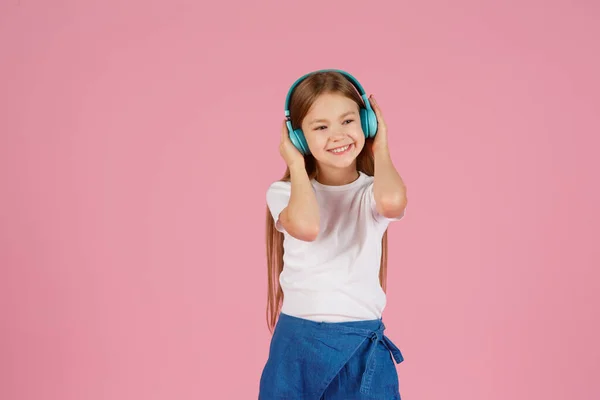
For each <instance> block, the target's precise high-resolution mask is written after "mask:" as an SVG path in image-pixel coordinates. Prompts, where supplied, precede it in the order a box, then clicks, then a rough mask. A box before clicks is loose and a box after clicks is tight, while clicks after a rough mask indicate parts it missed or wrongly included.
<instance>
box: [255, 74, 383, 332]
mask: <svg viewBox="0 0 600 400" xmlns="http://www.w3.org/2000/svg"><path fill="white" fill-rule="evenodd" d="M324 93H339V94H341V95H343V96H346V97H348V98H350V99H352V100H354V101H355V102H356V104H358V105H359V107H364V102H363V99H362V98H361V97H360V95H359V93H358V92H357V90H356V88H355V87H354V85H352V83H350V81H349V80H348V79H347V78H345V77H344V75H342V74H340V73H339V72H333V71H331V72H316V73H314V74H312V75H310V76H309V77H307V78H306V79H304V80H303V81H302V82H300V83H299V84H298V86H297V87H296V89H295V90H294V92H293V94H292V97H291V99H290V118H291V122H292V127H293V128H294V129H298V128H299V127H300V126H301V125H302V120H303V119H304V117H305V116H306V114H307V113H308V111H309V109H310V107H311V106H312V104H313V103H314V101H315V100H316V99H317V97H319V96H320V95H321V94H324ZM372 143H373V139H366V141H365V146H364V147H363V149H362V151H361V152H360V154H359V155H358V157H357V158H356V169H357V170H358V171H361V172H363V173H365V174H366V175H369V176H373V174H374V172H375V160H374V158H373V151H372V147H371V146H372ZM304 160H305V166H306V172H307V174H308V176H309V178H311V179H312V178H315V177H316V176H317V172H318V171H317V162H316V160H315V158H314V157H313V156H312V155H305V156H304ZM280 180H281V181H285V182H289V181H290V170H289V168H287V169H286V171H285V173H284V174H283V177H282V178H281V179H280ZM381 244H382V249H381V250H382V253H381V268H380V271H379V281H380V282H381V287H382V288H383V290H384V291H385V290H386V283H387V230H386V231H385V233H384V234H383V239H382V243H381ZM266 245H267V246H266V247H267V278H268V287H267V325H268V327H269V330H270V331H271V332H273V330H274V328H275V325H276V323H277V318H278V316H279V312H280V310H281V305H282V302H283V291H282V290H281V286H280V285H279V275H280V274H281V271H282V270H283V234H282V233H281V232H279V231H278V230H277V229H275V221H273V217H272V215H271V213H270V212H269V208H268V206H267V215H266Z"/></svg>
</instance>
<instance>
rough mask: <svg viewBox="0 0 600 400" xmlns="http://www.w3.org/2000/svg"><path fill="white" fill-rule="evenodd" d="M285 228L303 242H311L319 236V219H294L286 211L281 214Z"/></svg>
mask: <svg viewBox="0 0 600 400" xmlns="http://www.w3.org/2000/svg"><path fill="white" fill-rule="evenodd" d="M281 222H282V225H283V227H284V228H285V230H286V231H287V232H288V233H289V234H290V235H291V236H293V237H294V238H296V239H298V240H302V241H303V242H313V241H315V240H316V239H317V236H319V230H320V226H319V221H318V219H317V220H314V221H309V220H306V219H304V218H299V219H294V218H290V217H289V215H288V214H287V213H285V215H283V218H282V220H281Z"/></svg>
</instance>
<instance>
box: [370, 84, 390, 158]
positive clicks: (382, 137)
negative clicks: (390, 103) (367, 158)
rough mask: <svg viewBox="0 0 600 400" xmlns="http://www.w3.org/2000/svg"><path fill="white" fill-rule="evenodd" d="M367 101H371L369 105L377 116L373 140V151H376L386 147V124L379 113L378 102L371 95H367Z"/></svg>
mask: <svg viewBox="0 0 600 400" xmlns="http://www.w3.org/2000/svg"><path fill="white" fill-rule="evenodd" d="M369 103H371V107H372V108H373V111H374V112H375V115H376V116H377V134H376V135H375V139H374V140H373V152H376V151H378V150H379V149H387V146H388V137H387V125H386V124H385V120H384V119H383V115H382V114H381V108H379V104H377V100H375V97H373V95H371V96H369Z"/></svg>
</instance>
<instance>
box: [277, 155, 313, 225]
mask: <svg viewBox="0 0 600 400" xmlns="http://www.w3.org/2000/svg"><path fill="white" fill-rule="evenodd" d="M290 175H291V185H292V187H291V194H290V200H289V203H288V206H287V210H286V214H287V215H286V216H285V217H286V218H287V220H288V223H291V224H293V225H294V226H295V227H296V228H297V230H300V231H303V232H304V233H306V234H307V235H309V236H312V234H314V235H316V234H317V233H318V231H319V218H320V216H319V204H318V203H317V198H316V196H315V192H314V190H313V187H312V183H311V182H310V178H309V177H308V174H307V173H306V169H305V167H304V165H302V164H300V165H293V166H292V167H291V168H290Z"/></svg>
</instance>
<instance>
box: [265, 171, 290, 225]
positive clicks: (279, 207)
mask: <svg viewBox="0 0 600 400" xmlns="http://www.w3.org/2000/svg"><path fill="white" fill-rule="evenodd" d="M291 189H292V186H291V182H283V181H278V182H274V183H272V184H271V186H269V189H268V190H267V206H268V207H269V211H270V212H271V215H272V216H273V222H274V223H275V229H277V230H278V231H279V232H285V229H284V228H283V226H282V225H281V223H280V222H279V214H280V213H281V211H283V209H284V208H286V207H287V205H288V203H289V201H290V194H291Z"/></svg>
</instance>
